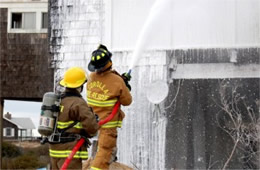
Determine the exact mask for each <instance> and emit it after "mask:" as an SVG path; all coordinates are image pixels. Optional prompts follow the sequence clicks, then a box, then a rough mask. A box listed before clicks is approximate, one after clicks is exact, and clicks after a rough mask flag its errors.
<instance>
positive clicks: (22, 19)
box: [11, 12, 36, 29]
mask: <svg viewBox="0 0 260 170" xmlns="http://www.w3.org/2000/svg"><path fill="white" fill-rule="evenodd" d="M11 20H12V21H11V23H12V24H11V28H12V29H35V28H36V13H35V12H24V13H12V18H11Z"/></svg>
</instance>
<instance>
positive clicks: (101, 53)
mask: <svg viewBox="0 0 260 170" xmlns="http://www.w3.org/2000/svg"><path fill="white" fill-rule="evenodd" d="M111 57H112V54H111V53H110V52H109V51H108V50H107V48H106V46H104V45H102V44H101V45H100V46H99V47H98V49H97V50H95V51H93V53H92V57H91V61H90V62H89V65H88V69H89V71H91V72H100V71H104V70H102V69H103V68H104V67H105V66H106V65H107V64H108V63H109V62H111V66H112V61H111Z"/></svg>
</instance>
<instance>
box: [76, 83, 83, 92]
mask: <svg viewBox="0 0 260 170" xmlns="http://www.w3.org/2000/svg"><path fill="white" fill-rule="evenodd" d="M76 90H77V91H78V92H79V93H81V92H82V91H83V85H82V86H80V87H78V88H76Z"/></svg>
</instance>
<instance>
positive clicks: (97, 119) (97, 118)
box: [95, 114, 99, 123]
mask: <svg viewBox="0 0 260 170" xmlns="http://www.w3.org/2000/svg"><path fill="white" fill-rule="evenodd" d="M95 117H96V121H97V123H98V122H99V117H98V115H97V114H95Z"/></svg>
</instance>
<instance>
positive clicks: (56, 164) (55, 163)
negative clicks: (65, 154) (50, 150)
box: [51, 158, 82, 170]
mask: <svg viewBox="0 0 260 170" xmlns="http://www.w3.org/2000/svg"><path fill="white" fill-rule="evenodd" d="M64 161H65V158H51V169H52V170H54V169H57V170H59V169H60V168H61V167H62V165H63V163H64ZM67 169H80V170H82V159H72V160H71V162H70V164H69V166H68V168H67Z"/></svg>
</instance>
